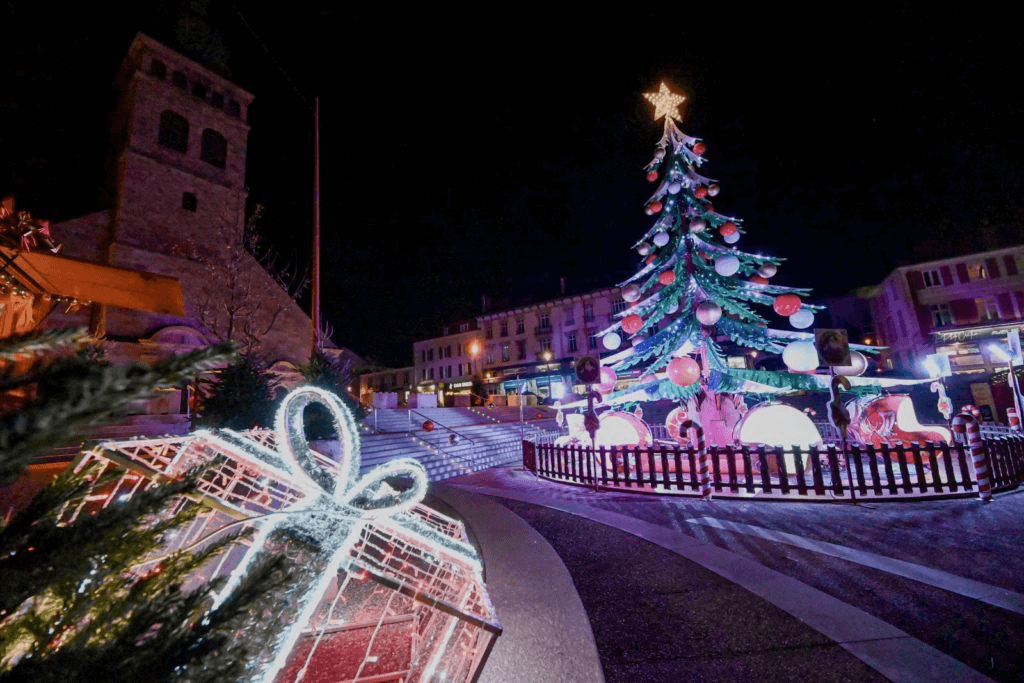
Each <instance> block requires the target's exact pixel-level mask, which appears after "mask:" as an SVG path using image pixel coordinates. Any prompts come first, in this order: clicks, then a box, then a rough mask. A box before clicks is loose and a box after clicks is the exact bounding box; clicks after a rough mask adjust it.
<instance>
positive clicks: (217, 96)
mask: <svg viewBox="0 0 1024 683" xmlns="http://www.w3.org/2000/svg"><path fill="white" fill-rule="evenodd" d="M210 104H211V105H213V106H214V107H217V109H223V108H224V93H222V92H212V93H210Z"/></svg>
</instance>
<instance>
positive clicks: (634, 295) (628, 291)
mask: <svg viewBox="0 0 1024 683" xmlns="http://www.w3.org/2000/svg"><path fill="white" fill-rule="evenodd" d="M639 298H640V286H639V285H626V286H625V287H623V288H622V299H623V300H624V301H628V302H630V303H632V302H634V301H636V300H637V299H639Z"/></svg>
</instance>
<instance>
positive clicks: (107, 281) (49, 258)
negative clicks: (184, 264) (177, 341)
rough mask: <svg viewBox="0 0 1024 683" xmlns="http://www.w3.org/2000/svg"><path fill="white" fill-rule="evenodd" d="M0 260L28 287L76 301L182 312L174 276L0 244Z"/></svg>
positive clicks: (166, 313) (171, 313)
mask: <svg viewBox="0 0 1024 683" xmlns="http://www.w3.org/2000/svg"><path fill="white" fill-rule="evenodd" d="M0 255H2V257H3V258H2V259H0V264H6V268H5V270H6V272H7V273H9V274H10V275H12V276H13V277H15V278H16V279H18V280H19V281H21V282H22V284H23V285H24V286H25V287H26V288H29V289H38V290H39V291H41V292H44V293H47V294H52V295H56V296H62V297H72V298H74V299H77V300H79V301H90V302H93V303H99V304H106V305H108V306H120V307H121V308H130V309H134V310H138V311H151V312H153V313H162V314H165V315H173V316H178V317H184V316H185V300H184V297H183V296H182V293H181V284H180V283H179V282H178V279H177V278H173V277H169V276H167V275H157V274H155V273H146V272H143V271H139V270H128V269H125V268H116V267H114V266H106V265H102V264H99V263H91V262H89V261H79V260H77V259H71V258H64V257H61V256H54V255H52V254H46V253H42V252H25V251H14V250H11V249H7V248H0Z"/></svg>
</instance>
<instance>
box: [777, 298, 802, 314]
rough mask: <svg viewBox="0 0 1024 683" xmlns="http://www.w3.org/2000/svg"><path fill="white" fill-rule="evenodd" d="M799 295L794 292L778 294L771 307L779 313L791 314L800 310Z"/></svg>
mask: <svg viewBox="0 0 1024 683" xmlns="http://www.w3.org/2000/svg"><path fill="white" fill-rule="evenodd" d="M800 304H801V301H800V297H798V296H797V295H796V294H780V295H778V296H777V297H775V303H774V304H773V305H772V307H773V308H774V309H775V312H776V313H778V314H779V315H784V316H787V317H788V316H791V315H793V314H794V313H796V312H797V311H799V310H800Z"/></svg>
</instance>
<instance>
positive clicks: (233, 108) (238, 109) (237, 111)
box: [228, 100, 242, 119]
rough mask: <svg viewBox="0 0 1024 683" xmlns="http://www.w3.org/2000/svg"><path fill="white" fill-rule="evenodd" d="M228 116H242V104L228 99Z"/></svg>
mask: <svg viewBox="0 0 1024 683" xmlns="http://www.w3.org/2000/svg"><path fill="white" fill-rule="evenodd" d="M228 116H233V117H234V118H236V119H238V118H241V117H242V105H240V104H239V103H238V102H237V101H235V100H228Z"/></svg>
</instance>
